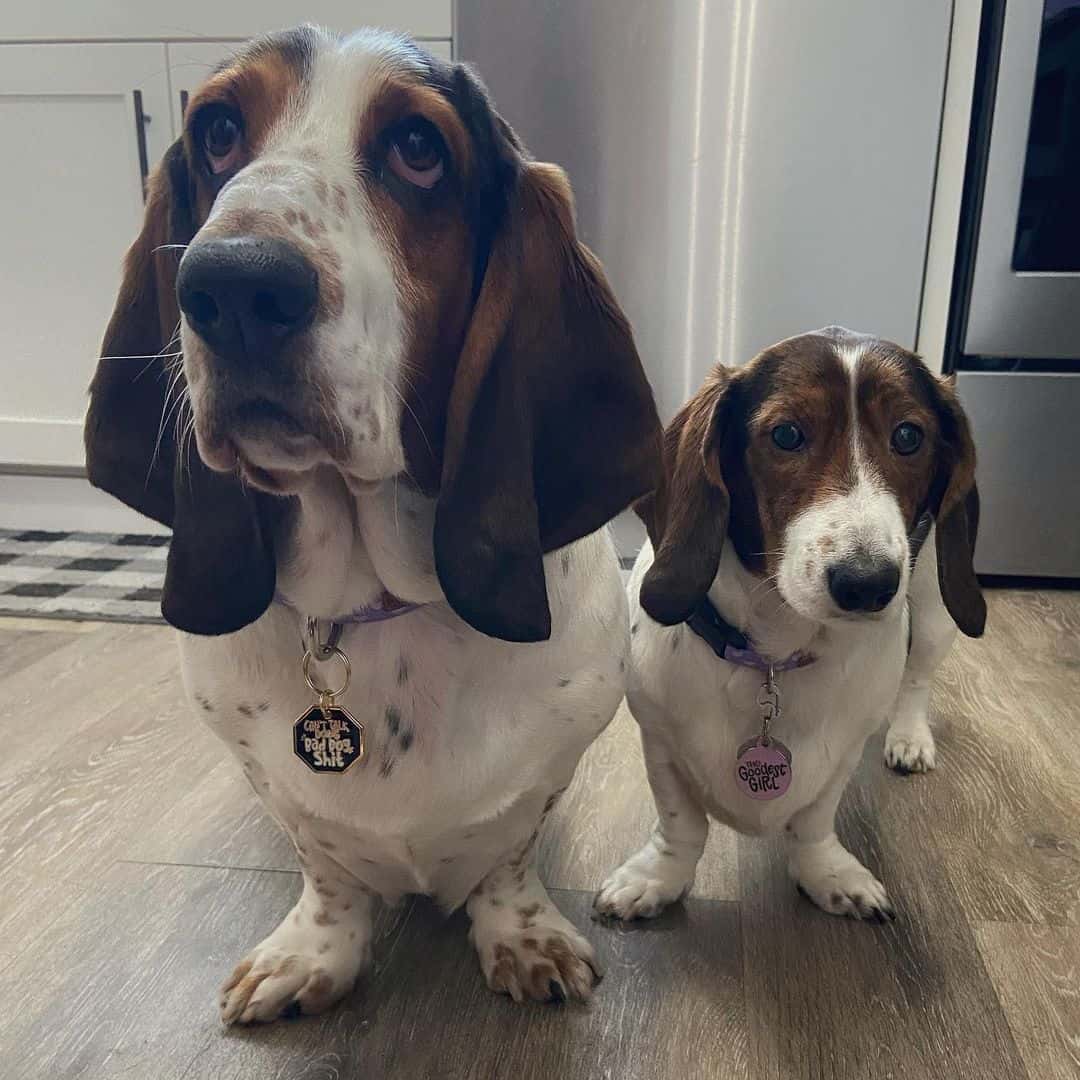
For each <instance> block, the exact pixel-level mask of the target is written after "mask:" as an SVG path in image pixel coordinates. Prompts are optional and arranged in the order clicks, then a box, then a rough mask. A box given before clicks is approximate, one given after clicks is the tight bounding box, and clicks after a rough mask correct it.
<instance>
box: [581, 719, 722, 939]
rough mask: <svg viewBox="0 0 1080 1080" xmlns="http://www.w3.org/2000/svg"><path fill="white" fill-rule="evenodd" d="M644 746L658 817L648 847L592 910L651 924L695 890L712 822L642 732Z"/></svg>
mask: <svg viewBox="0 0 1080 1080" xmlns="http://www.w3.org/2000/svg"><path fill="white" fill-rule="evenodd" d="M641 742H642V746H643V748H644V751H645V764H646V768H647V770H648V773H649V786H650V787H651V788H652V793H653V798H654V799H655V801H656V810H657V813H658V814H659V817H658V819H657V822H656V826H655V828H654V829H653V832H652V837H651V838H650V840H649V842H648V843H647V844H646V845H645V846H644V847H643V848H642V849H641V850H640V851H639V852H638V853H637V854H636V855H631V856H630V858H629V859H627V860H626V862H624V863H623V864H622V866H620V867H619V868H618V870H616V871H615V872H614V873H613V874H612V875H611V876H610V877H609V878H608V879H607V880H606V881H605V882H604V884H603V885H601V886H600V891H599V892H598V893H597V894H596V899H595V900H594V901H593V905H594V907H595V908H596V910H597V912H598V913H599V914H601V915H614V916H617V917H618V918H620V919H651V918H652V917H653V916H654V915H659V914H660V912H661V911H663V910H664V908H665V907H667V905H668V904H671V903H673V902H674V901H676V900H678V899H680V898H681V897H683V896H685V895H686V894H687V893H688V892H689V891H690V890H691V889H692V888H693V885H694V875H695V873H696V871H697V864H698V860H699V859H700V858H701V853H702V851H704V849H705V840H706V837H707V836H708V834H709V819H708V817H707V816H706V814H705V811H704V810H703V809H702V808H701V806H700V805H699V804H698V802H697V801H696V800H695V799H694V797H693V795H692V794H691V793H690V789H689V788H688V787H687V785H686V783H685V782H684V781H683V779H682V777H681V775H680V774H679V772H678V769H677V768H676V767H675V765H674V763H673V762H671V761H670V760H669V757H668V755H667V753H666V751H665V750H664V748H663V745H662V743H661V742H660V741H659V740H658V739H657V738H656V737H655V736H650V735H649V734H648V733H647V732H646V731H645V730H644V729H642V733H641Z"/></svg>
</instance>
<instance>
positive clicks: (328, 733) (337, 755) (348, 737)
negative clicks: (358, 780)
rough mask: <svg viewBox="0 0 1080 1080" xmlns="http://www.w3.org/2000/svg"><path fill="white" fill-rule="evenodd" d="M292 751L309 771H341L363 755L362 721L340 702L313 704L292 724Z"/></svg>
mask: <svg viewBox="0 0 1080 1080" xmlns="http://www.w3.org/2000/svg"><path fill="white" fill-rule="evenodd" d="M293 752H294V753H295V754H296V756H297V757H298V758H299V759H300V760H301V761H302V762H303V763H304V764H305V765H306V766H307V767H308V768H309V769H311V770H312V772H318V773H343V772H345V771H346V770H347V769H348V768H349V766H350V765H355V764H356V762H358V761H360V760H362V759H363V757H364V725H363V724H358V723H357V722H356V721H355V720H354V719H353V718H352V716H351V715H350V714H349V713H348V712H347V711H346V710H345V709H343V708H342V707H341V706H340V705H329V706H327V705H323V704H316V705H312V706H311V708H310V709H308V711H307V712H306V713H304V715H303V716H301V717H299V718H298V719H297V721H296V723H295V724H293Z"/></svg>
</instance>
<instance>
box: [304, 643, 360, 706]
mask: <svg viewBox="0 0 1080 1080" xmlns="http://www.w3.org/2000/svg"><path fill="white" fill-rule="evenodd" d="M335 657H336V658H337V659H338V660H340V661H341V663H342V665H343V667H344V669H345V679H344V681H343V682H342V684H341V686H340V687H338V689H336V690H331V689H330V688H329V687H328V686H319V685H317V684H316V682H315V680H314V679H313V678H312V677H311V661H312V660H318V661H319V662H320V663H322V662H323V661H324V660H331V659H334V658H335ZM302 670H303V672H304V682H306V683H307V684H308V686H309V687H310V688H311V690H312V692H313V693H315V694H318V696H319V700H320V701H322V700H324V699H326V698H330V699H333V698H336V697H340V696H341V695H342V694H344V693H345V691H346V690H348V689H349V680H350V679H351V678H352V664H350V663H349V658H348V657H347V656H346V655H345V654H344V653H343V652H342V651H341V650H340V649H339V648H338V647H337V646H336V645H328V646H327V649H326V656H325V657H321V656H316V654H315V653H314V652H312V650H311V649H308V650H307V652H305V653H304V663H303V667H302Z"/></svg>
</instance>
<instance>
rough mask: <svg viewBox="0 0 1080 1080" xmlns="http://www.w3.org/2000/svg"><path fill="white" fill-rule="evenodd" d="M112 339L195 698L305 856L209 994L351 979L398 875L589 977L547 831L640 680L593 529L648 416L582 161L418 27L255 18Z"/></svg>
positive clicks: (485, 945)
mask: <svg viewBox="0 0 1080 1080" xmlns="http://www.w3.org/2000/svg"><path fill="white" fill-rule="evenodd" d="M102 353H103V356H104V357H105V358H104V359H103V360H102V361H101V364H100V366H99V368H98V371H97V374H96V376H95V379H94V383H93V387H92V394H91V406H90V412H89V415H88V420H87V429H86V430H87V461H88V469H89V473H90V477H91V479H92V480H93V482H94V483H96V484H98V485H99V486H101V487H103V488H105V489H107V490H109V491H111V492H113V493H114V494H115V495H117V496H118V497H119V498H121V499H123V500H124V501H125V502H127V503H129V504H130V505H132V506H134V507H135V508H136V509H138V510H141V511H142V512H143V513H146V514H148V515H150V516H151V517H154V518H156V519H157V520H159V521H161V522H164V523H165V524H167V525H169V526H170V527H171V528H172V532H173V536H172V544H171V548H170V552H169V560H168V573H167V579H166V583H165V589H164V598H163V601H162V608H163V611H164V614H165V616H166V618H167V619H168V620H169V621H170V622H171V623H173V625H175V626H176V627H177V628H178V629H179V630H181V631H182V633H181V635H180V652H181V658H182V669H183V675H184V681H185V685H186V687H187V691H188V694H189V695H190V698H191V700H192V702H193V704H194V706H195V711H196V713H197V714H198V716H199V717H200V718H201V719H202V720H204V721H205V722H206V723H208V724H209V725H210V726H211V727H212V728H213V729H214V730H215V731H216V732H217V733H218V734H219V735H220V737H221V738H222V740H223V741H224V743H225V744H226V745H227V746H228V748H229V749H230V750H231V751H232V753H233V754H234V755H235V756H236V757H237V759H238V760H239V762H240V765H241V767H242V769H243V771H244V773H245V775H246V777H247V780H248V781H249V783H250V784H251V786H252V787H253V788H254V790H255V792H256V793H257V794H258V796H259V798H260V799H261V800H262V801H263V802H264V803H265V804H266V806H267V807H268V809H269V811H270V812H271V813H272V814H273V816H274V817H275V818H276V819H277V821H279V822H280V823H281V825H282V827H283V828H284V829H285V830H286V831H287V832H288V834H289V836H290V838H291V840H292V842H293V844H294V846H295V848H296V852H297V856H298V858H299V861H300V866H301V869H302V871H303V892H302V895H301V897H300V899H299V901H298V902H297V904H296V906H295V907H294V908H293V910H292V911H291V912H289V913H288V914H287V915H286V917H285V918H284V920H283V921H282V923H281V925H280V926H279V927H278V928H277V929H276V930H275V931H274V932H273V933H272V934H270V936H269V937H267V938H266V939H265V940H264V941H263V942H261V943H260V944H257V945H255V947H254V948H253V949H252V951H251V952H250V953H249V954H248V955H247V956H246V957H245V958H243V959H242V960H241V962H240V964H239V966H238V967H237V968H236V970H235V971H234V972H233V974H232V976H231V977H230V978H229V980H228V982H227V983H226V984H225V987H224V990H223V992H222V996H221V1001H220V1006H221V1011H222V1016H223V1018H224V1020H225V1021H226V1022H236V1021H240V1022H246V1021H254V1020H271V1019H273V1018H275V1017H277V1016H279V1015H281V1014H282V1013H293V1012H296V1011H297V1010H299V1011H303V1012H314V1011H317V1010H319V1009H322V1008H325V1007H326V1006H328V1005H330V1004H331V1003H332V1002H334V1001H336V1000H337V999H338V998H340V997H341V996H342V995H343V994H345V993H346V992H348V990H349V989H350V988H351V987H352V986H353V984H354V982H355V981H356V979H357V977H358V976H359V975H361V974H362V972H363V971H364V969H365V968H366V967H367V965H368V964H369V962H370V959H371V950H372V911H373V907H374V905H375V904H376V902H378V901H380V900H383V901H390V902H393V901H394V900H396V899H397V898H399V897H400V896H402V895H404V894H407V893H426V894H429V895H431V896H432V897H434V898H435V899H436V900H437V902H438V903H439V904H441V905H443V906H444V907H445V908H446V909H448V910H449V909H453V908H456V907H458V906H460V905H462V904H466V905H467V907H468V912H469V915H470V916H471V918H472V939H473V941H474V943H475V945H476V949H477V951H478V953H479V956H480V962H481V965H482V968H483V972H484V975H485V976H486V978H487V981H488V983H489V984H490V985H491V986H492V988H494V989H496V990H499V991H502V992H505V993H508V994H510V995H511V996H512V997H514V998H515V999H517V1000H521V999H523V998H534V999H540V1000H551V999H555V1000H562V999H565V998H568V997H576V998H584V997H586V996H588V994H589V993H590V992H591V989H592V986H593V977H594V956H593V951H592V948H591V947H590V946H589V944H588V943H587V942H586V941H585V939H584V938H583V937H582V936H581V935H580V934H579V933H578V932H577V930H576V929H575V928H574V927H573V926H572V925H571V924H570V923H569V922H568V921H567V920H566V919H565V918H563V916H562V915H561V914H560V913H559V911H558V910H557V909H556V907H555V905H554V904H553V903H552V901H551V899H550V897H549V896H548V894H547V892H546V891H545V889H544V887H543V885H542V884H541V883H540V880H539V878H538V877H537V874H536V870H535V868H534V849H535V842H536V837H537V831H538V830H539V828H540V826H541V824H542V822H543V819H544V817H545V816H546V815H547V813H548V812H549V811H550V810H551V808H552V806H553V805H554V803H555V801H556V799H557V798H558V795H559V793H561V792H562V791H563V790H564V789H565V788H566V786H567V784H568V783H569V782H570V778H571V776H572V775H573V772H574V768H575V766H576V764H577V761H578V759H579V758H580V756H581V754H582V752H583V751H584V750H585V748H586V747H587V746H588V745H589V743H590V742H591V741H592V740H593V739H594V738H595V737H596V735H597V734H598V733H599V732H600V731H601V730H603V728H604V726H605V725H606V724H607V723H608V721H609V720H610V719H611V717H612V715H613V714H614V712H615V709H616V707H617V705H618V703H619V701H620V698H621V696H622V693H623V680H624V675H623V672H624V670H625V665H626V660H627V653H628V648H629V635H628V630H627V612H626V600H625V595H624V592H623V589H622V587H621V583H620V578H619V568H618V562H617V559H616V556H615V552H614V549H613V547H612V545H611V542H610V540H609V539H608V536H607V534H606V532H605V531H604V530H603V526H604V524H605V523H606V522H607V521H608V520H609V519H610V518H611V517H613V516H614V515H615V514H617V513H618V512H619V511H620V510H622V509H623V508H624V507H625V506H627V505H629V504H630V503H631V502H632V501H633V500H634V499H636V498H638V497H640V496H643V495H645V494H647V493H648V492H650V491H651V490H652V489H653V488H654V487H655V486H656V484H657V483H658V480H659V476H660V471H661V437H662V432H661V429H660V425H659V421H658V419H657V416H656V411H655V407H654V405H653V401H652V395H651V393H650V391H649V387H648V384H647V383H646V380H645V377H644V374H643V372H642V369H641V365H640V362H639V360H638V356H637V353H636V351H635V348H634V343H633V339H632V336H631V333H630V329H629V327H628V325H627V323H626V320H625V318H624V317H623V315H622V312H621V311H620V310H619V307H618V305H617V303H616V302H615V299H614V297H613V296H612V294H611V292H610V290H609V288H608V286H607V283H606V281H605V278H604V275H603V272H602V270H601V268H600V266H599V264H598V263H597V261H596V259H595V258H594V257H593V255H592V253H591V252H589V251H588V250H587V249H586V248H585V247H583V246H582V245H581V244H580V243H579V242H578V240H577V238H576V235H575V225H574V212H573V203H572V198H571V193H570V188H569V185H568V183H567V180H566V177H565V175H564V174H563V173H562V171H561V170H560V169H558V168H557V167H555V166H553V165H546V164H542V163H540V162H536V161H534V160H532V159H531V158H530V157H529V155H528V154H527V152H526V151H525V149H524V148H523V147H522V145H521V144H520V142H519V141H518V139H517V137H516V136H515V134H514V132H513V131H512V129H511V128H510V127H509V125H507V124H506V123H505V121H503V119H502V118H501V117H499V116H498V115H497V113H496V112H495V111H494V109H493V107H492V105H491V102H490V100H489V98H488V95H487V93H486V91H485V89H484V87H483V85H482V84H481V83H480V81H479V80H478V78H477V76H476V75H475V74H474V73H473V72H472V71H471V70H470V69H469V68H467V67H465V66H463V65H455V64H449V63H445V62H443V61H440V60H436V59H434V58H433V57H431V56H430V55H428V54H427V53H426V52H424V51H423V50H422V49H420V48H418V47H417V46H416V45H414V44H413V43H411V42H409V41H408V40H405V39H403V38H399V37H395V36H390V35H387V34H382V33H378V32H362V33H359V34H356V35H354V36H352V37H349V38H346V39H339V38H336V37H333V36H332V35H330V34H328V33H325V32H323V31H321V30H318V29H314V28H310V27H305V28H301V29H298V30H294V31H291V32H288V33H282V34H277V35H273V36H271V37H267V38H264V39H261V40H258V41H256V42H254V43H252V44H250V45H248V46H246V47H244V48H242V49H240V50H239V52H238V53H237V54H236V56H235V57H234V58H233V59H232V60H230V61H228V62H227V63H225V64H224V65H223V66H222V67H221V68H220V69H219V70H218V71H217V72H216V73H214V74H213V75H212V76H211V77H210V78H209V79H208V80H207V81H206V82H205V84H204V85H203V86H202V87H201V88H200V89H199V90H198V92H196V93H195V94H193V95H192V97H191V99H190V100H189V102H188V105H187V109H186V112H185V119H184V134H183V137H182V138H181V139H179V140H178V141H177V142H176V144H175V145H174V146H173V147H172V148H171V149H170V150H169V152H168V154H167V155H166V157H165V159H164V161H163V162H162V163H161V164H160V166H159V167H158V168H157V170H156V171H155V172H154V174H153V175H152V176H151V178H150V181H149V186H148V194H147V203H146V218H145V223H144V225H143V229H142V232H141V234H140V235H139V237H138V239H137V240H136V242H135V244H134V246H133V247H132V248H131V250H130V252H129V253H128V256H127V262H126V264H125V273H124V279H123V284H122V286H121V291H120V296H119V297H118V300H117V303H116V308H115V312H114V314H113V318H112V321H111V323H110V324H109V327H108V330H107V332H106V337H105V344H104V348H103V350H102ZM237 917H238V918H242V917H243V913H242V912H238V913H237Z"/></svg>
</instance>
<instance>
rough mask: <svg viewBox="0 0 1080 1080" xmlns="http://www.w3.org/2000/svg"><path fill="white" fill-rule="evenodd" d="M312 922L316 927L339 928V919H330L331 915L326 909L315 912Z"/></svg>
mask: <svg viewBox="0 0 1080 1080" xmlns="http://www.w3.org/2000/svg"><path fill="white" fill-rule="evenodd" d="M312 922H314V923H315V925H316V926H337V919H332V918H330V913H329V912H328V911H327V910H326V908H319V910H318V911H316V912H315V915H314V917H313V918H312Z"/></svg>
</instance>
